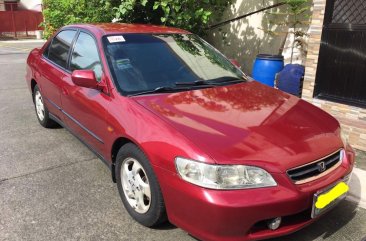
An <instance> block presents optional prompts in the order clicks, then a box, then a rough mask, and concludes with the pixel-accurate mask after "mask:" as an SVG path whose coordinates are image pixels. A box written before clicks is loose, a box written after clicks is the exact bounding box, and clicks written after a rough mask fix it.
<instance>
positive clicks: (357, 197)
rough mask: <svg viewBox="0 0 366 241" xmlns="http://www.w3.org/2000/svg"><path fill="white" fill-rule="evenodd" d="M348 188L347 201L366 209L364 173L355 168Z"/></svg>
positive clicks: (365, 176)
mask: <svg viewBox="0 0 366 241" xmlns="http://www.w3.org/2000/svg"><path fill="white" fill-rule="evenodd" d="M349 186H350V191H349V194H348V196H347V200H349V201H352V202H355V203H357V204H358V206H359V207H361V208H365V209H366V171H364V170H362V169H359V168H356V167H355V168H354V169H353V172H352V177H351V181H350V183H349Z"/></svg>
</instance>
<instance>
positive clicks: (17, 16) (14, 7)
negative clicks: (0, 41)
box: [0, 3, 43, 38]
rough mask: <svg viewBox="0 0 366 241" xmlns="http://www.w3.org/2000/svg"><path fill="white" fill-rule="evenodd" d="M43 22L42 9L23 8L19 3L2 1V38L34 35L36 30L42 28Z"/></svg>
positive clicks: (0, 23) (0, 15)
mask: <svg viewBox="0 0 366 241" xmlns="http://www.w3.org/2000/svg"><path fill="white" fill-rule="evenodd" d="M40 7H41V6H40ZM41 22H43V15H42V12H40V11H35V10H28V9H22V8H21V6H20V4H19V3H0V38H2V37H9V36H12V37H15V38H19V37H28V35H32V34H33V35H34V31H36V30H42V28H41V27H40V26H39V24H40V23H41Z"/></svg>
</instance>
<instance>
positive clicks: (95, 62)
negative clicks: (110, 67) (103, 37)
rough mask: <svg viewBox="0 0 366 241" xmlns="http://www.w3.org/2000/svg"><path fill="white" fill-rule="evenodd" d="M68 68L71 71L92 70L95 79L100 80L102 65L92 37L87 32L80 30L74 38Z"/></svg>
mask: <svg viewBox="0 0 366 241" xmlns="http://www.w3.org/2000/svg"><path fill="white" fill-rule="evenodd" d="M70 69H71V71H73V70H76V69H90V70H93V71H94V72H95V76H96V77H97V80H100V78H101V76H102V65H101V63H100V59H99V54H98V49H97V46H96V44H95V41H94V38H93V37H92V36H90V35H89V34H86V33H83V32H81V33H80V35H79V37H78V39H77V40H76V44H75V48H74V51H73V52H72V57H71V64H70Z"/></svg>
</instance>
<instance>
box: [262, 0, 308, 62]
mask: <svg viewBox="0 0 366 241" xmlns="http://www.w3.org/2000/svg"><path fill="white" fill-rule="evenodd" d="M283 2H284V3H285V4H286V7H285V10H282V11H281V10H280V11H278V12H273V11H271V12H269V14H271V15H273V16H276V17H275V19H274V20H271V21H270V24H271V25H272V26H273V25H277V26H280V27H286V28H287V29H291V31H288V30H286V31H282V32H281V31H272V30H268V29H267V30H264V31H265V32H267V33H269V34H272V35H281V34H285V35H286V37H287V36H288V35H289V34H291V35H293V42H292V46H291V63H292V62H293V56H294V50H295V48H299V49H300V50H301V51H302V52H306V48H307V44H306V40H305V37H307V36H308V34H307V33H306V32H305V31H304V30H303V29H304V27H305V26H308V25H309V24H310V21H309V20H310V14H309V12H310V2H311V0H284V1H283ZM284 44H285V43H283V45H284ZM282 49H283V46H282V48H281V50H282ZM281 50H280V51H281Z"/></svg>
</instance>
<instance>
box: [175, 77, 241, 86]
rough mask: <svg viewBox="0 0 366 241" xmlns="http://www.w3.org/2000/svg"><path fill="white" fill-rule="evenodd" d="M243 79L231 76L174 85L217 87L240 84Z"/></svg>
mask: <svg viewBox="0 0 366 241" xmlns="http://www.w3.org/2000/svg"><path fill="white" fill-rule="evenodd" d="M244 81H245V80H244V79H240V78H238V77H232V76H224V77H219V78H216V79H210V80H202V79H199V80H196V81H193V82H176V83H175V85H177V86H180V85H181V86H211V87H212V86H217V85H223V84H226V83H233V82H235V83H240V82H244Z"/></svg>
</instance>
